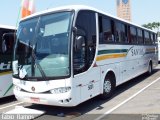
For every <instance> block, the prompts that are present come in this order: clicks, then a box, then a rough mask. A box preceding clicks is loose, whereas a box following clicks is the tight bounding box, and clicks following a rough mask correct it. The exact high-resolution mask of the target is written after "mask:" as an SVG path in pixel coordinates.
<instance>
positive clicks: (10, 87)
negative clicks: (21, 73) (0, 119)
mask: <svg viewBox="0 0 160 120" xmlns="http://www.w3.org/2000/svg"><path fill="white" fill-rule="evenodd" d="M12 87H13V83H12V84H11V85H10V86H9V88H8V89H7V90H6V92H5V93H4V95H3V96H5V95H6V94H7V93H8V92H9V91H10V90H11V89H12Z"/></svg>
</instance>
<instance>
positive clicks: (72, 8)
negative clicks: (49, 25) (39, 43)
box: [22, 5, 156, 33]
mask: <svg viewBox="0 0 160 120" xmlns="http://www.w3.org/2000/svg"><path fill="white" fill-rule="evenodd" d="M65 10H75V11H79V10H92V11H95V12H98V13H101V14H104V15H107V16H110V17H112V18H114V19H116V20H120V21H122V22H125V23H127V24H130V25H134V26H137V27H139V28H142V29H145V30H147V31H151V32H154V31H152V30H150V29H147V28H145V27H142V26H140V25H137V24H134V23H132V22H130V21H126V20H124V19H121V18H119V17H116V16H113V15H111V14H108V13H106V12H103V11H101V10H98V9H96V8H93V7H90V6H85V5H68V6H62V7H56V8H51V9H47V10H44V11H41V12H37V13H35V14H32V15H30V16H28V17H26V18H23V19H22V20H25V19H28V18H32V17H35V16H38V15H43V14H47V13H51V12H56V11H65ZM154 33H156V32H154Z"/></svg>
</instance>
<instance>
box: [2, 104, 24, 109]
mask: <svg viewBox="0 0 160 120" xmlns="http://www.w3.org/2000/svg"><path fill="white" fill-rule="evenodd" d="M22 103H24V102H18V103H15V104H12V105H8V106H5V107H1V108H0V110H2V109H6V108H9V107H13V106H16V105H20V104H22Z"/></svg>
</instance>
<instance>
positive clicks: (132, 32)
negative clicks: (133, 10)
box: [130, 27, 137, 44]
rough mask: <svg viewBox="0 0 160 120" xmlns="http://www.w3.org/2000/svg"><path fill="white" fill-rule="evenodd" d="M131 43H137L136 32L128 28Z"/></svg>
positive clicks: (132, 28)
mask: <svg viewBox="0 0 160 120" xmlns="http://www.w3.org/2000/svg"><path fill="white" fill-rule="evenodd" d="M130 37H131V43H134V44H136V43H137V31H136V28H135V27H130Z"/></svg>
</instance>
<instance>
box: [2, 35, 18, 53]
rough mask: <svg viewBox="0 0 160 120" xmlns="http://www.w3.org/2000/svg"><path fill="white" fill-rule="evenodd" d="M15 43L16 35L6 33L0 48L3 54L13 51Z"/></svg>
mask: <svg viewBox="0 0 160 120" xmlns="http://www.w3.org/2000/svg"><path fill="white" fill-rule="evenodd" d="M14 42H15V33H4V34H3V36H2V42H1V48H0V49H1V51H2V53H5V52H6V51H8V50H9V49H10V51H12V48H13V45H14Z"/></svg>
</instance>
